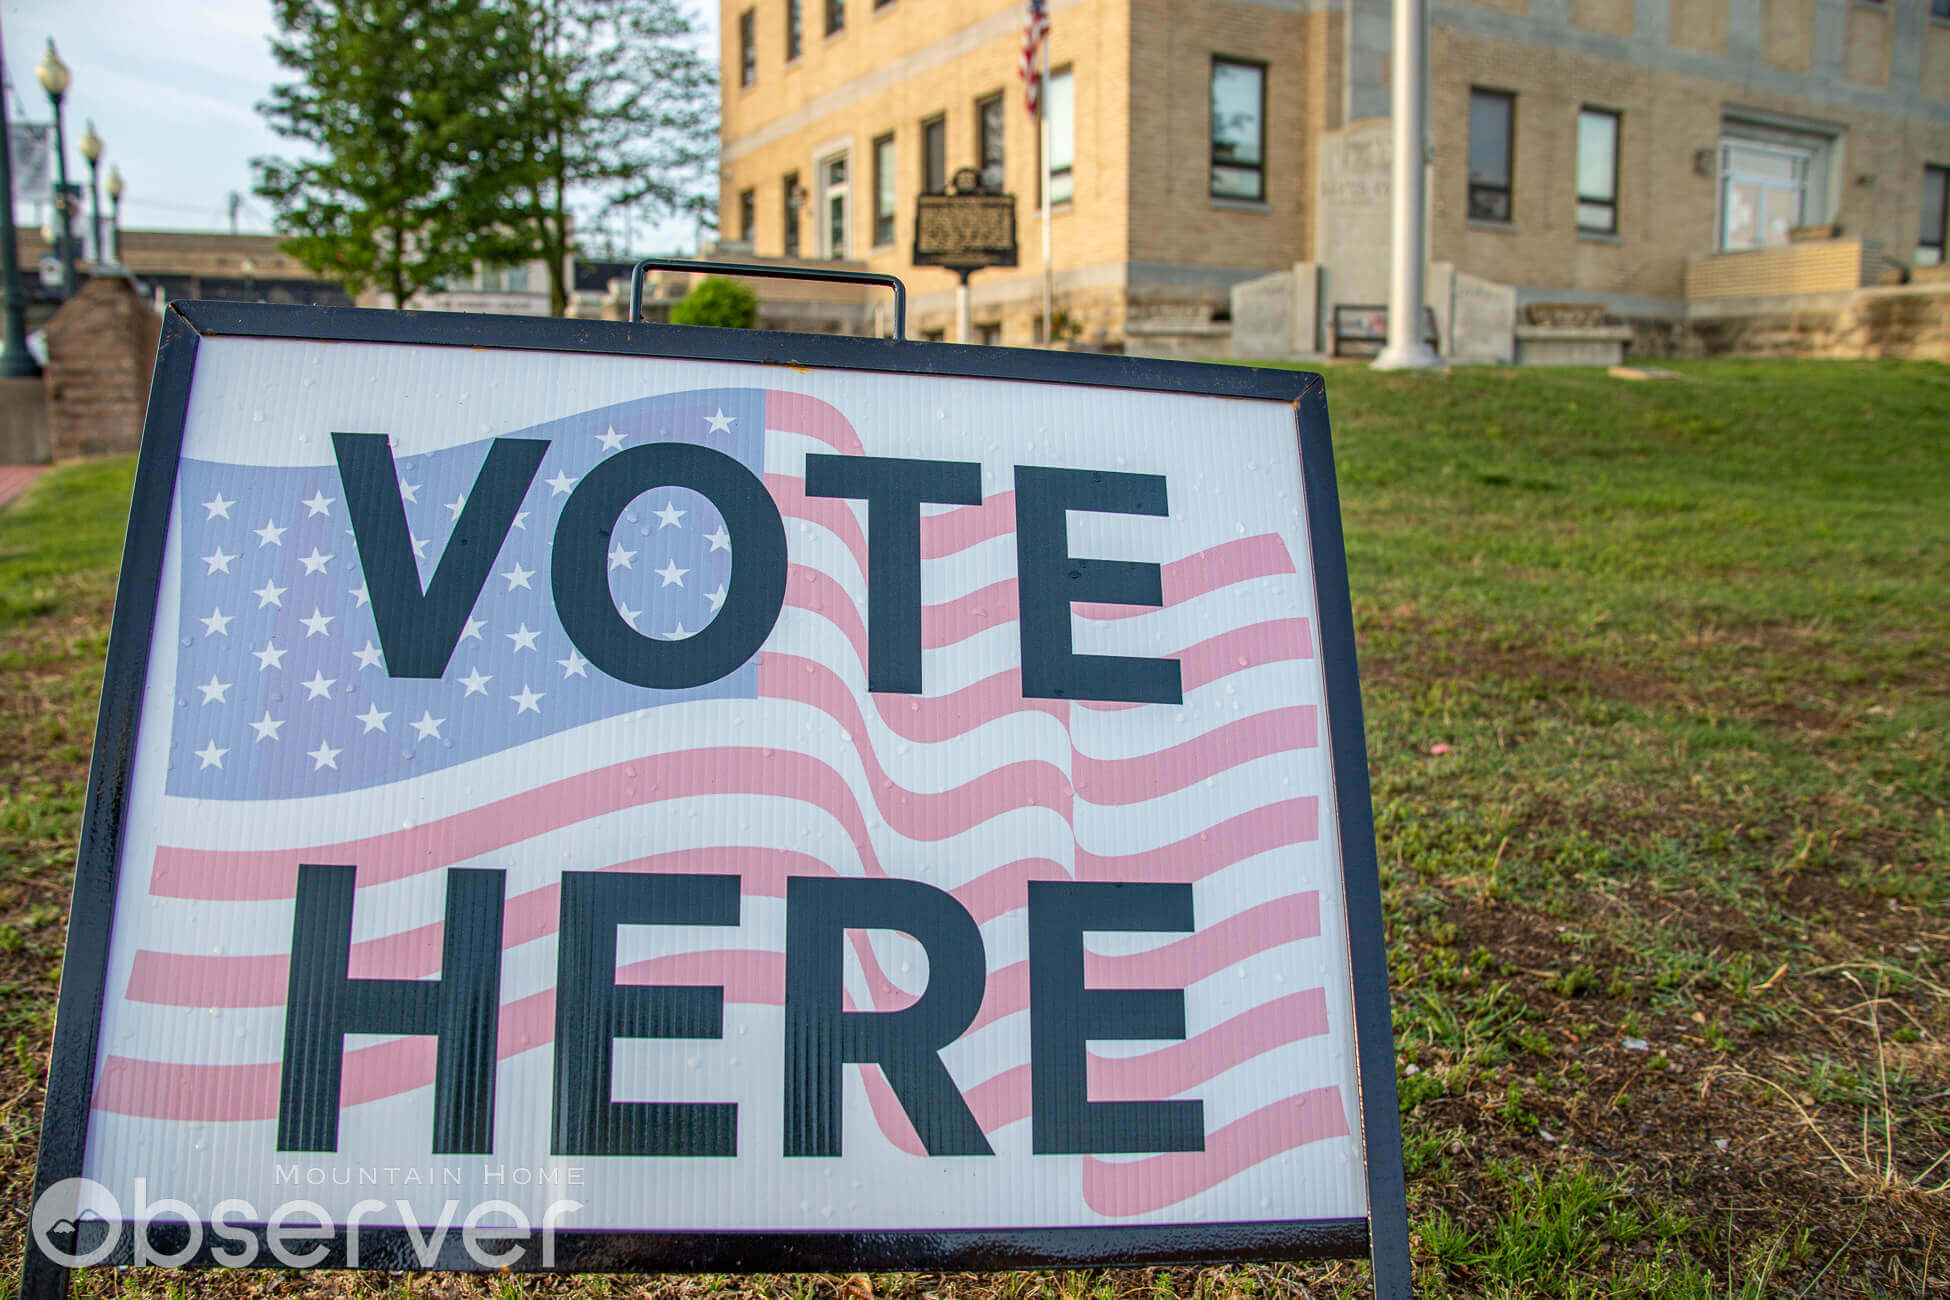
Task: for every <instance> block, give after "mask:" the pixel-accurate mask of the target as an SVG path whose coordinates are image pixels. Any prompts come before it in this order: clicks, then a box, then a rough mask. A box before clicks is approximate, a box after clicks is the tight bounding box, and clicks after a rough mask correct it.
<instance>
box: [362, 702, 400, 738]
mask: <svg viewBox="0 0 1950 1300" xmlns="http://www.w3.org/2000/svg"><path fill="white" fill-rule="evenodd" d="M392 716H393V715H392V714H390V713H381V712H380V711H379V706H378V705H377V704H375V705H372V706H371V707H369V708H368V709H367V710H366V711H365V712H364V713H361V714H360V715H359V721H361V722H363V723H365V724H366V729H365V731H362V732H360V733H359V734H360V735H362V736H363V735H365V734H367V732H373V731H384V730H386V719H388V718H390V717H392Z"/></svg>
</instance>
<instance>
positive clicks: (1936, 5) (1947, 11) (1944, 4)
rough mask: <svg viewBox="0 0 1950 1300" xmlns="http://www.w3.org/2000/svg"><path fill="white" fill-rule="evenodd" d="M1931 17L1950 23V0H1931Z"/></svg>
mask: <svg viewBox="0 0 1950 1300" xmlns="http://www.w3.org/2000/svg"><path fill="white" fill-rule="evenodd" d="M1930 17H1932V18H1941V19H1942V20H1943V21H1944V22H1946V23H1950V0H1930Z"/></svg>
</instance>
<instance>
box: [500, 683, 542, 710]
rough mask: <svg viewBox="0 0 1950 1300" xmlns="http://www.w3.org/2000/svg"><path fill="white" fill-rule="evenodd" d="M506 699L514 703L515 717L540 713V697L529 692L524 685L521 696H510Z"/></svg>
mask: <svg viewBox="0 0 1950 1300" xmlns="http://www.w3.org/2000/svg"><path fill="white" fill-rule="evenodd" d="M508 698H509V699H511V700H513V701H514V704H515V714H516V716H519V715H521V714H523V713H540V712H541V711H542V698H543V697H542V695H541V694H539V693H537V692H535V691H532V690H530V689H529V688H528V686H527V685H526V684H523V686H522V688H521V694H519V695H510V696H509V697H508Z"/></svg>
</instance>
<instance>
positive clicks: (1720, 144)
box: [719, 0, 1950, 350]
mask: <svg viewBox="0 0 1950 1300" xmlns="http://www.w3.org/2000/svg"><path fill="white" fill-rule="evenodd" d="M721 6H722V8H721V16H722V26H721V30H722V32H723V33H724V36H723V68H722V77H723V88H724V89H723V100H724V103H723V155H722V171H721V182H720V196H719V202H720V207H719V216H720V227H719V228H720V231H721V233H722V235H723V237H724V238H725V240H727V241H729V242H730V243H731V245H732V247H734V248H735V247H737V246H739V244H740V243H743V242H748V244H749V247H750V248H751V250H752V251H754V252H755V253H756V254H758V255H760V256H763V257H778V256H791V255H794V254H796V255H797V256H799V257H801V258H812V259H818V258H832V257H839V258H844V259H847V260H848V261H850V262H855V263H862V264H865V265H867V266H870V267H872V268H873V269H875V270H886V271H892V272H895V273H897V274H899V275H901V276H902V277H903V278H904V279H906V280H907V281H908V283H909V286H910V288H911V289H912V290H913V292H914V293H915V295H916V297H915V303H914V309H915V310H914V314H915V322H914V325H913V327H912V328H913V329H914V331H915V332H917V333H938V332H941V331H944V330H945V331H949V332H952V329H953V325H952V317H953V293H952V289H953V286H954V283H955V281H954V277H953V276H952V275H951V274H949V273H948V272H945V271H941V270H936V269H930V268H916V267H913V266H912V265H911V264H910V262H909V260H908V248H909V246H910V244H911V241H912V236H913V208H914V196H915V195H916V194H917V193H919V192H921V191H922V190H923V189H925V188H934V187H936V186H938V185H939V184H940V183H941V182H942V180H944V179H945V177H946V176H948V175H952V173H953V172H954V170H955V169H957V168H960V167H978V168H983V167H986V169H987V171H988V173H989V174H990V175H991V176H992V177H994V178H995V179H996V180H998V181H999V182H1000V185H1001V187H1002V188H1004V189H1006V190H1007V191H1008V192H1010V193H1013V194H1015V195H1017V196H1018V208H1017V216H1018V228H1019V231H1020V240H1021V262H1022V265H1021V266H1020V267H1018V268H1016V269H1014V270H1000V269H998V270H991V271H985V272H982V273H980V274H978V275H977V276H976V277H975V278H974V281H973V290H974V293H973V297H974V312H973V315H974V321H975V326H976V333H977V337H978V339H981V340H983V341H994V342H1008V343H1015V342H1029V341H1032V340H1033V339H1034V338H1035V337H1036V335H1037V331H1038V329H1039V325H1040V320H1039V318H1040V304H1041V276H1040V267H1041V260H1042V247H1041V231H1042V226H1041V222H1040V219H1039V189H1040V182H1039V172H1040V167H1039V157H1038V149H1037V139H1036V135H1035V127H1034V122H1033V119H1031V118H1030V117H1029V116H1028V115H1027V114H1026V112H1025V111H1024V108H1023V103H1022V99H1023V97H1022V87H1021V84H1020V81H1019V80H1018V77H1017V72H1016V62H1017V53H1018V49H1019V45H1020V38H1021V29H1022V25H1023V19H1024V6H1023V4H1022V3H1021V2H1020V0H721ZM1431 9H1432V15H1431V21H1432V27H1433V32H1432V39H1431V45H1430V49H1431V59H1430V64H1431V76H1432V86H1431V100H1430V102H1431V140H1430V146H1431V148H1430V162H1431V166H1432V168H1433V171H1432V185H1431V192H1432V201H1431V214H1430V216H1431V221H1430V250H1429V253H1430V258H1431V261H1432V262H1435V263H1441V264H1450V265H1453V266H1454V268H1456V269H1457V270H1459V271H1462V272H1466V273H1468V274H1470V275H1472V276H1476V277H1481V278H1483V279H1485V280H1490V281H1495V282H1497V283H1498V284H1501V285H1507V286H1512V287H1513V288H1514V289H1515V291H1516V294H1517V298H1518V301H1519V302H1525V301H1538V300H1552V301H1566V300H1571V301H1591V302H1603V303H1604V304H1606V306H1607V307H1608V308H1609V309H1610V311H1611V312H1612V313H1613V314H1614V315H1617V316H1621V317H1626V318H1632V319H1639V320H1657V319H1660V318H1677V317H1678V316H1681V315H1683V314H1684V304H1685V299H1686V293H1687V288H1686V286H1687V282H1688V275H1687V267H1688V260H1689V259H1696V258H1699V257H1701V256H1705V255H1712V254H1717V253H1720V252H1723V251H1738V250H1743V249H1749V248H1763V247H1773V246H1776V245H1782V244H1785V243H1786V242H1787V241H1788V239H1789V233H1788V232H1789V231H1790V230H1797V231H1799V232H1800V237H1806V235H1807V228H1809V227H1821V226H1830V225H1839V226H1840V228H1841V233H1842V234H1843V235H1844V236H1846V237H1850V238H1859V239H1865V240H1867V241H1868V242H1869V244H1870V245H1873V246H1874V253H1875V257H1876V258H1877V259H1887V264H1888V265H1889V266H1890V267H1891V268H1892V270H1891V273H1892V274H1896V275H1900V274H1903V273H1904V271H1905V270H1906V269H1907V268H1910V267H1914V266H1918V265H1928V264H1930V263H1932V262H1937V261H1941V260H1942V258H1943V243H1944V232H1943V226H1944V208H1945V189H1946V186H1950V0H1433V3H1432V5H1431ZM1050 10H1051V41H1052V46H1051V66H1052V69H1053V70H1054V72H1055V73H1056V77H1055V81H1054V84H1053V85H1052V94H1051V101H1052V104H1053V106H1055V108H1056V113H1055V117H1054V119H1053V129H1054V134H1055V136H1056V143H1055V145H1054V147H1053V150H1052V158H1053V160H1054V161H1056V162H1058V163H1067V164H1068V165H1069V171H1068V173H1067V175H1065V176H1063V177H1062V178H1061V179H1060V180H1059V183H1058V186H1057V198H1058V202H1057V204H1056V207H1055V209H1054V213H1053V218H1052V226H1053V239H1052V249H1053V261H1054V265H1055V277H1054V280H1055V298H1056V307H1057V310H1058V312H1059V313H1060V314H1061V316H1062V317H1063V318H1064V321H1065V322H1067V323H1070V324H1072V325H1073V327H1074V328H1075V329H1076V330H1078V331H1079V332H1080V334H1081V336H1082V337H1084V338H1086V339H1093V340H1100V341H1107V342H1117V341H1124V340H1129V341H1130V342H1131V345H1132V346H1133V347H1139V346H1142V343H1141V340H1143V339H1144V338H1146V337H1153V338H1160V339H1162V338H1165V337H1167V336H1169V337H1171V338H1174V339H1175V340H1176V341H1177V343H1178V344H1179V345H1181V346H1184V345H1186V340H1192V341H1193V342H1192V345H1193V346H1194V347H1195V343H1196V340H1197V339H1198V338H1199V337H1200V335H1201V333H1202V332H1205V333H1209V334H1211V335H1212V336H1213V337H1215V338H1218V339H1220V340H1221V342H1223V337H1224V335H1225V334H1226V332H1227V330H1226V319H1225V317H1226V312H1227V304H1228V301H1229V296H1228V295H1229V289H1230V287H1231V286H1232V285H1234V284H1236V283H1239V282H1241V281H1244V280H1247V279H1250V278H1252V277H1255V276H1258V275H1261V274H1263V273H1265V272H1267V271H1272V270H1284V269H1286V268H1289V267H1292V266H1293V265H1294V264H1296V263H1303V264H1317V265H1318V267H1319V268H1320V272H1319V274H1320V284H1321V294H1322V300H1323V302H1335V301H1338V302H1344V303H1345V302H1358V301H1380V300H1385V296H1386V294H1385V283H1386V281H1385V270H1382V269H1380V268H1384V267H1385V249H1386V242H1387V230H1386V212H1387V202H1386V198H1387V193H1386V187H1387V164H1388V157H1387V148H1386V139H1387V133H1386V130H1385V129H1384V128H1383V127H1382V126H1381V124H1380V123H1379V122H1378V121H1375V119H1382V118H1385V117H1386V116H1387V113H1388V111H1389V103H1388V99H1389V90H1388V76H1389V51H1390V47H1391V41H1392V37H1391V19H1390V5H1389V3H1388V0H1053V3H1052V4H1051V5H1050ZM1933 11H1934V12H1933ZM997 96H1000V104H999V108H998V107H997V106H996V97H997ZM1215 105H1216V107H1215ZM1215 122H1216V123H1217V127H1216V129H1215ZM788 187H790V189H789V188H788ZM795 227H796V231H795V229H794V228H795ZM795 234H796V239H797V247H796V249H795V248H794V247H792V246H791V242H790V241H791V240H792V239H793V238H794V237H795ZM1756 265H1758V263H1756ZM1865 265H1868V266H1869V267H1870V269H1869V271H1868V272H1866V273H1865V274H1870V275H1879V274H1882V272H1881V271H1880V269H1879V268H1880V267H1881V266H1882V265H1883V263H1882V262H1881V261H1879V260H1874V259H1871V260H1870V261H1869V262H1865ZM1378 276H1379V279H1378V280H1377V277H1378ZM1215 350H1222V347H1221V348H1218V349H1215Z"/></svg>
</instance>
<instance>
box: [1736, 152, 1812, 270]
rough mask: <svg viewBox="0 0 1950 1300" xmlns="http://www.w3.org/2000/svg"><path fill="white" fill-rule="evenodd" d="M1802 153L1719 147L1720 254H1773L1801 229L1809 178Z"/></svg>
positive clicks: (1808, 163)
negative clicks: (1748, 251) (1762, 251)
mask: <svg viewBox="0 0 1950 1300" xmlns="http://www.w3.org/2000/svg"><path fill="white" fill-rule="evenodd" d="M1812 162H1813V157H1812V155H1811V154H1810V153H1809V152H1808V151H1807V150H1805V149H1796V148H1794V147H1793V146H1791V145H1785V144H1761V143H1759V142H1758V141H1753V140H1722V141H1721V142H1720V251H1722V252H1739V251H1741V250H1742V249H1750V248H1773V247H1778V246H1780V245H1783V244H1785V243H1787V242H1788V232H1789V231H1790V230H1793V229H1794V228H1795V227H1796V226H1799V225H1803V224H1805V218H1806V213H1807V207H1808V176H1809V172H1810V170H1811V164H1812Z"/></svg>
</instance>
